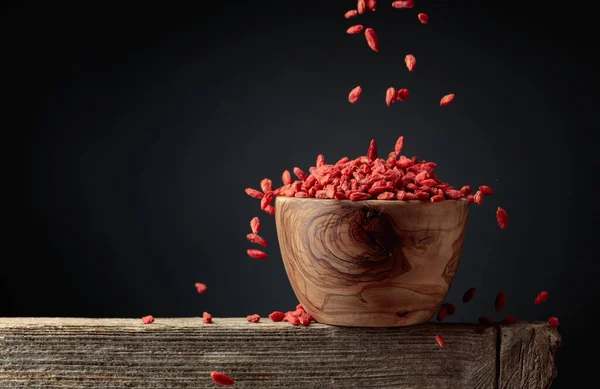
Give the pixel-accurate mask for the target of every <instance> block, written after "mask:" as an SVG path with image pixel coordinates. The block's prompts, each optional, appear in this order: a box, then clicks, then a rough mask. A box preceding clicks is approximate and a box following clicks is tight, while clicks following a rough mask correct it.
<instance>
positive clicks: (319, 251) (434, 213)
mask: <svg viewBox="0 0 600 389" xmlns="http://www.w3.org/2000/svg"><path fill="white" fill-rule="evenodd" d="M275 210H276V211H275V221H276V226H277V237H278V239H279V246H280V248H281V256H282V258H283V263H284V265H285V269H286V272H287V275H288V278H289V279H290V283H291V285H292V288H293V289H294V293H295V294H296V297H297V298H298V301H300V302H301V303H302V305H303V306H304V308H305V309H306V311H307V312H309V313H310V314H311V315H312V316H313V317H314V318H315V319H317V321H318V322H319V323H326V324H333V325H343V326H357V325H360V326H362V327H366V326H372V327H394V326H407V325H413V324H421V323H425V322H427V321H429V320H430V319H431V318H432V317H433V315H434V314H435V312H436V311H437V310H438V308H439V307H440V305H441V304H442V302H443V300H444V298H445V296H446V294H447V293H448V288H449V286H450V283H451V282H452V279H453V278H454V275H455V274H456V269H457V267H458V263H459V260H460V254H461V250H462V247H463V242H464V237H465V228H466V223H467V215H468V203H467V201H466V200H464V199H463V200H459V201H443V202H439V203H432V202H429V201H416V200H415V201H377V200H373V201H372V200H367V201H336V200H315V199H298V198H290V197H277V200H276V206H275Z"/></svg>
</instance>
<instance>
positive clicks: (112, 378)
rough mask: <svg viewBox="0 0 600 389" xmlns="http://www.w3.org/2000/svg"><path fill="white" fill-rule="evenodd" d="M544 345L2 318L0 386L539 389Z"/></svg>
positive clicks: (397, 334)
mask: <svg viewBox="0 0 600 389" xmlns="http://www.w3.org/2000/svg"><path fill="white" fill-rule="evenodd" d="M500 333H503V334H504V335H505V336H502V337H500V336H498V334H500ZM436 334H441V335H442V336H443V337H444V338H445V341H446V347H445V348H443V349H441V348H440V347H439V346H438V345H437V344H436V342H435V339H434V338H435V335H436ZM531 334H535V336H534V341H533V342H532V341H531ZM544 339H549V340H550V344H553V345H555V346H556V345H557V344H558V343H556V341H558V340H560V336H559V335H558V332H557V331H556V330H555V329H552V328H550V327H548V326H547V325H546V324H539V323H538V324H536V323H524V324H517V325H514V326H512V327H509V328H507V327H505V326H497V327H496V326H482V325H475V324H437V323H429V324H425V325H420V326H413V327H403V328H352V327H335V326H328V325H323V324H311V325H310V326H308V327H302V326H300V327H293V326H291V325H289V324H287V323H283V322H282V323H273V322H270V321H269V320H268V319H267V320H266V321H265V322H264V323H263V322H261V323H258V324H251V323H248V322H246V320H245V319H243V318H228V319H219V318H215V319H214V324H203V323H202V321H201V319H200V318H186V319H161V318H157V319H156V321H155V322H154V323H153V324H150V325H144V324H142V323H141V320H140V319H66V318H59V319H53V318H48V319H44V318H5V319H2V318H0V387H2V388H7V389H12V388H26V387H27V388H31V387H35V388H49V389H51V388H63V389H64V388H144V389H154V388H160V389H167V388H214V387H216V385H215V384H214V383H213V382H212V381H211V379H210V372H211V371H213V370H217V371H221V372H223V373H226V374H228V375H230V376H231V377H232V378H233V379H234V380H235V381H236V383H235V385H234V386H233V387H235V388H264V389H272V388H273V389H274V388H302V389H310V388H363V389H364V388H390V389H392V388H394V389H396V388H402V389H416V388H423V389H430V388H431V389H433V388H435V389H444V388H453V389H456V388H467V389H496V388H497V387H498V384H499V382H502V384H503V385H504V386H500V387H506V388H527V389H535V388H545V387H547V386H546V385H547V384H548V383H549V382H551V380H552V378H553V376H554V372H555V368H554V352H555V350H556V347H548V343H547V342H545V341H544ZM515 350H522V352H514V351H515ZM499 355H500V356H502V361H501V363H499V361H498V359H497V356H499ZM507 356H509V358H508V359H507ZM498 369H500V370H498ZM525 370H528V371H527V372H525ZM515 371H520V372H521V373H520V374H515ZM524 377H526V378H525V379H523V378H524ZM500 380H502V381H500Z"/></svg>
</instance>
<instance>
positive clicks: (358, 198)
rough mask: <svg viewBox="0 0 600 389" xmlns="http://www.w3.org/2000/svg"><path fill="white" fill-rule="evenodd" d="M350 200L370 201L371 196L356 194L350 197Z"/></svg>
mask: <svg viewBox="0 0 600 389" xmlns="http://www.w3.org/2000/svg"><path fill="white" fill-rule="evenodd" d="M348 198H349V199H350V200H352V201H360V200H367V199H370V198H371V195H370V194H368V193H361V192H355V193H352V194H351V195H350V196H348Z"/></svg>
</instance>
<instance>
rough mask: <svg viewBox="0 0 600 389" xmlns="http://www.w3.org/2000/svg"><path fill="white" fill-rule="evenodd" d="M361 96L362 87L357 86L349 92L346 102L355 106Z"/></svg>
mask: <svg viewBox="0 0 600 389" xmlns="http://www.w3.org/2000/svg"><path fill="white" fill-rule="evenodd" d="M361 94H362V87H360V86H357V87H355V88H354V89H352V90H351V91H350V94H349V95H348V101H349V102H350V104H356V103H357V102H358V100H360V95H361Z"/></svg>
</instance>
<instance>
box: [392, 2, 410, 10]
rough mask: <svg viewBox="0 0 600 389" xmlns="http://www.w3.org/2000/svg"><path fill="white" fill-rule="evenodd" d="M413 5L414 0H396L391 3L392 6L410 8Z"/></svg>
mask: <svg viewBox="0 0 600 389" xmlns="http://www.w3.org/2000/svg"><path fill="white" fill-rule="evenodd" d="M414 6H415V2H414V0H397V1H394V2H393V3H392V7H394V8H398V9H400V8H412V7H414Z"/></svg>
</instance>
